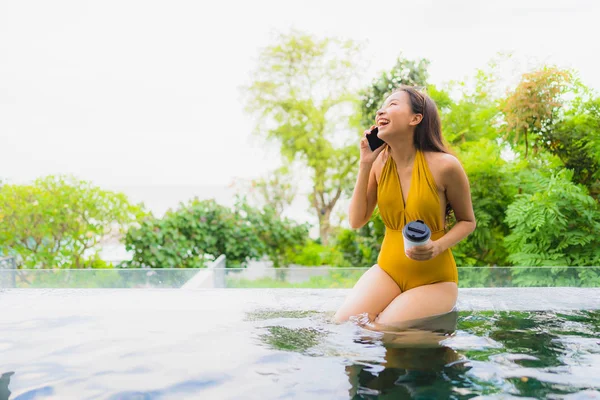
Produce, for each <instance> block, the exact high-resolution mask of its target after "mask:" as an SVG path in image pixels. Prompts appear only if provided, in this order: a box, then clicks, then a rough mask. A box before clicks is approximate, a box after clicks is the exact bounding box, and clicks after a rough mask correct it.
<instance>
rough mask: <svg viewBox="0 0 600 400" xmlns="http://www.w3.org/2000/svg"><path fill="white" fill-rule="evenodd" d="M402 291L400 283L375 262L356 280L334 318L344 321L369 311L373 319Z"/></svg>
mask: <svg viewBox="0 0 600 400" xmlns="http://www.w3.org/2000/svg"><path fill="white" fill-rule="evenodd" d="M400 293H401V291H400V288H399V287H398V284H397V283H396V282H395V281H394V280H393V279H392V278H391V277H390V276H389V275H388V274H387V273H386V272H385V271H384V270H382V269H381V268H380V267H379V265H377V264H375V265H373V266H372V267H371V268H369V270H368V271H367V272H365V273H364V274H363V275H362V276H361V277H360V279H359V280H358V282H356V284H355V285H354V287H353V288H352V291H351V292H350V294H349V295H348V297H347V298H346V300H345V301H344V304H342V306H341V307H340V309H339V310H338V311H337V313H336V314H335V317H334V320H335V322H344V321H346V320H348V318H349V317H351V316H354V315H358V314H363V313H368V314H369V317H370V319H371V320H372V319H374V318H375V317H377V315H378V314H379V313H380V312H381V311H382V310H383V309H384V308H386V307H387V306H388V304H390V302H391V301H392V300H393V299H395V298H396V297H397V296H398V295H399V294H400Z"/></svg>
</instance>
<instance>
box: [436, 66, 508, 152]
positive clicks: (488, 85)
mask: <svg viewBox="0 0 600 400" xmlns="http://www.w3.org/2000/svg"><path fill="white" fill-rule="evenodd" d="M493 82H494V77H493V76H492V75H491V73H490V72H485V71H483V70H479V71H478V72H477V74H476V77H475V85H474V88H473V90H468V89H467V83H466V82H464V81H463V82H456V83H454V84H453V85H451V87H450V88H449V89H448V90H449V91H459V92H460V98H459V99H458V100H457V101H456V102H452V103H450V104H447V102H446V103H441V102H440V101H437V103H438V107H439V108H440V110H441V119H442V128H443V132H444V138H445V139H446V140H447V141H448V142H449V143H450V144H452V145H461V144H464V143H466V142H473V141H475V142H476V141H478V140H479V139H481V138H486V139H496V138H497V137H499V133H498V129H497V126H498V119H499V115H500V110H499V109H498V101H497V100H496V99H495V98H494V96H493V94H492V84H493ZM444 104H446V105H445V106H444Z"/></svg>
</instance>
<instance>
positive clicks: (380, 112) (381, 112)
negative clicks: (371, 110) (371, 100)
mask: <svg viewBox="0 0 600 400" xmlns="http://www.w3.org/2000/svg"><path fill="white" fill-rule="evenodd" d="M381 114H383V110H382V109H381V108H380V109H379V110H377V113H376V117H379V116H380V115H381Z"/></svg>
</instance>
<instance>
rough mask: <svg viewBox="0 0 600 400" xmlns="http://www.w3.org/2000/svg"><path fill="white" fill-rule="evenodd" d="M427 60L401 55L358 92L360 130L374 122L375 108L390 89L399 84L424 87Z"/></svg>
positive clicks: (427, 76)
mask: <svg viewBox="0 0 600 400" xmlns="http://www.w3.org/2000/svg"><path fill="white" fill-rule="evenodd" d="M428 67H429V60H427V59H420V60H409V59H407V58H404V57H403V56H402V55H400V56H398V58H397V59H396V64H394V66H393V67H392V69H391V70H389V71H384V72H382V73H381V75H379V76H378V77H377V78H375V79H374V80H373V81H372V82H371V84H370V85H369V86H367V87H366V88H365V89H363V90H362V91H361V92H360V113H359V114H360V116H361V122H360V125H361V126H362V127H364V128H363V129H362V130H361V132H362V131H363V130H364V129H366V128H367V127H369V126H371V125H373V124H374V122H375V117H376V114H377V110H378V109H379V107H381V104H383V102H384V100H385V98H386V97H387V96H389V95H390V94H391V93H392V91H393V90H394V89H395V88H397V87H399V86H401V85H408V86H418V87H423V88H425V87H426V86H427V79H429V71H428V70H427V68H428Z"/></svg>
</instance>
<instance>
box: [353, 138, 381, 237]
mask: <svg viewBox="0 0 600 400" xmlns="http://www.w3.org/2000/svg"><path fill="white" fill-rule="evenodd" d="M372 128H373V127H371V129H372ZM368 134H370V130H367V131H365V136H364V137H363V138H362V139H361V141H360V165H359V167H358V177H357V179H356V185H354V192H353V193H352V198H351V199H350V209H349V211H348V219H349V222H350V227H351V228H352V229H358V228H360V227H362V226H364V225H365V224H366V223H367V222H368V221H369V219H370V218H371V215H372V214H373V210H375V205H377V180H376V178H375V168H374V167H373V164H374V163H375V160H376V159H377V156H379V153H381V151H382V150H383V148H384V147H385V146H381V147H379V148H378V149H375V151H371V148H370V147H369V142H368V140H367V137H366V135H368Z"/></svg>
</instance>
